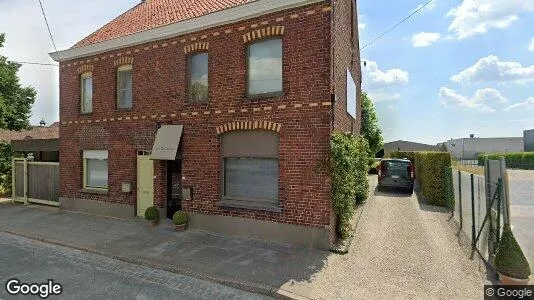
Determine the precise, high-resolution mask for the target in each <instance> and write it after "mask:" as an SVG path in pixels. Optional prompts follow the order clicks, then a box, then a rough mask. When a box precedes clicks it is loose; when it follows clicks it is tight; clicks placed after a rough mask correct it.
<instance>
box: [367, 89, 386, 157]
mask: <svg viewBox="0 0 534 300" xmlns="http://www.w3.org/2000/svg"><path fill="white" fill-rule="evenodd" d="M362 135H363V137H364V138H365V139H366V140H367V142H368V143H369V149H370V152H369V155H370V156H371V157H375V154H376V153H377V152H378V151H380V150H381V149H382V147H384V140H383V138H382V130H381V129H380V127H379V126H378V117H377V116H376V111H375V105H374V104H373V101H372V100H371V98H370V97H369V96H368V95H367V93H366V92H362Z"/></svg>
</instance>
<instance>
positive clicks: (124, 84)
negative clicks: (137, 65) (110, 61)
mask: <svg viewBox="0 0 534 300" xmlns="http://www.w3.org/2000/svg"><path fill="white" fill-rule="evenodd" d="M132 81H133V72H132V65H123V66H120V67H119V68H118V69H117V108H118V109H124V108H132V106H133V92H132V90H133V88H132Z"/></svg>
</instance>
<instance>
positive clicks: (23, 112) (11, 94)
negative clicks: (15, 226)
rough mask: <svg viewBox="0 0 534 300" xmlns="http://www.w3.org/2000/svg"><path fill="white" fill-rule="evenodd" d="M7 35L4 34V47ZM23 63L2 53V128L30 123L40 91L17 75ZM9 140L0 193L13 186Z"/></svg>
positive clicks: (1, 161)
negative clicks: (12, 59)
mask: <svg viewBox="0 0 534 300" xmlns="http://www.w3.org/2000/svg"><path fill="white" fill-rule="evenodd" d="M4 41H5V35H4V34H3V33H1V34H0V49H1V48H2V47H3V46H4ZM19 68H20V64H17V63H14V62H11V61H8V60H7V57H4V56H2V55H0V128H1V129H7V130H15V131H21V130H24V129H28V128H29V127H30V121H29V119H30V115H31V109H32V105H33V103H34V102H35V96H36V92H35V90H34V89H33V88H32V87H22V86H21V84H20V82H19V81H20V79H19V77H18V76H17V72H18V71H19ZM12 157H13V151H12V150H11V144H10V143H9V142H0V194H9V192H10V190H11V158H12Z"/></svg>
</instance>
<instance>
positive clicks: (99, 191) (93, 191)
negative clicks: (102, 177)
mask: <svg viewBox="0 0 534 300" xmlns="http://www.w3.org/2000/svg"><path fill="white" fill-rule="evenodd" d="M78 192H80V193H84V194H98V195H109V190H104V189H89V188H85V189H79V190H78Z"/></svg>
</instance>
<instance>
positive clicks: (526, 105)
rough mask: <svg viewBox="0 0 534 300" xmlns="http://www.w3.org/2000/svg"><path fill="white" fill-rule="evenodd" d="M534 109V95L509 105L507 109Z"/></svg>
mask: <svg viewBox="0 0 534 300" xmlns="http://www.w3.org/2000/svg"><path fill="white" fill-rule="evenodd" d="M532 109H534V97H530V98H528V99H527V100H525V101H523V102H519V103H515V104H512V105H510V106H508V107H507V108H506V109H505V110H506V111H528V110H532Z"/></svg>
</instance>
